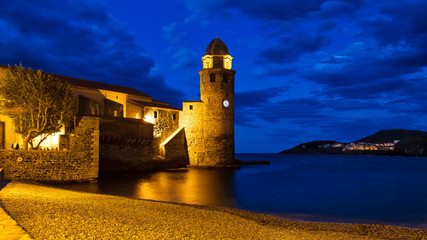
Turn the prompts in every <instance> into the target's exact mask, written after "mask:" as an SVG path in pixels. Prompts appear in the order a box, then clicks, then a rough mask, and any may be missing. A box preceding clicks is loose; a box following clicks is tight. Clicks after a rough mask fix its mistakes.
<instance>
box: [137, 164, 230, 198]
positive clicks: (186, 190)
mask: <svg viewBox="0 0 427 240" xmlns="http://www.w3.org/2000/svg"><path fill="white" fill-rule="evenodd" d="M233 192H234V171H233V170H221V171H219V170H218V171H217V170H202V169H183V170H177V171H167V172H157V173H154V174H153V175H151V176H150V177H149V178H143V179H140V180H139V181H138V183H136V185H135V193H134V195H135V196H136V197H137V198H140V199H152V200H160V201H167V202H184V203H190V204H200V205H222V206H229V205H232V204H233V203H234V201H235V199H234V193H233Z"/></svg>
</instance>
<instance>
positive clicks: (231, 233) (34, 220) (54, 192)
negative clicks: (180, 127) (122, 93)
mask: <svg viewBox="0 0 427 240" xmlns="http://www.w3.org/2000/svg"><path fill="white" fill-rule="evenodd" d="M0 201H1V205H2V207H4V208H5V209H6V211H7V213H8V214H9V215H11V217H12V218H13V219H14V220H16V221H17V222H18V224H19V225H20V226H22V227H23V228H24V229H25V230H26V231H27V232H28V233H29V234H30V235H31V236H32V237H33V238H35V239H47V238H54V239H68V238H74V239H100V238H101V239H102V238H104V239H121V238H125V239H158V238H187V239H224V238H232V239H236V238H237V239H260V238H262V239H303V238H304V239H391V238H395V239H423V238H424V239H426V238H427V230H420V229H413V228H405V227H395V226H389V225H377V224H372V225H368V224H344V223H325V222H302V221H296V220H289V219H285V218H280V217H274V216H271V215H264V214H258V213H253V212H247V211H244V210H238V209H232V208H226V207H209V206H200V205H192V204H183V203H167V202H159V201H154V200H139V199H132V198H127V197H119V196H112V195H105V194H93V193H84V192H75V191H70V190H62V189H56V188H52V187H47V186H45V185H42V184H30V183H23V182H18V181H12V182H10V183H9V184H7V185H6V187H5V188H3V189H1V190H0Z"/></svg>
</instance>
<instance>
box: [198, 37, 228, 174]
mask: <svg viewBox="0 0 427 240" xmlns="http://www.w3.org/2000/svg"><path fill="white" fill-rule="evenodd" d="M232 60H233V58H232V57H231V56H230V54H229V52H228V48H227V46H226V45H225V44H224V42H223V41H221V40H220V39H219V38H218V36H217V37H216V38H215V39H214V40H212V42H211V43H210V44H209V45H208V47H207V49H206V54H205V56H204V57H202V61H203V70H201V71H200V72H199V74H200V96H201V100H202V102H203V149H204V158H203V162H199V165H208V166H221V165H234V164H235V158H234V75H235V74H236V71H234V70H232V69H231V67H232Z"/></svg>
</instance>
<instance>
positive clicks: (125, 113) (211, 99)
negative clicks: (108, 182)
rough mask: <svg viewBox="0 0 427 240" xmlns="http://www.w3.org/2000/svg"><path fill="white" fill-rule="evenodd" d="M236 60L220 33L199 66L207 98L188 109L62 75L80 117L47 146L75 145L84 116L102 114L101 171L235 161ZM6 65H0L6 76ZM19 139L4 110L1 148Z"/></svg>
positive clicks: (0, 118) (190, 103)
mask: <svg viewBox="0 0 427 240" xmlns="http://www.w3.org/2000/svg"><path fill="white" fill-rule="evenodd" d="M232 60H233V58H232V57H231V56H230V55H229V53H228V49H227V46H226V45H225V44H224V43H223V42H222V41H221V40H220V39H218V38H216V39H214V40H213V41H212V42H211V43H210V44H209V46H208V47H207V49H206V54H205V56H204V57H203V58H202V62H203V69H202V70H201V71H200V72H199V74H200V95H201V100H199V101H187V102H183V109H182V110H180V109H178V108H175V107H173V106H170V105H169V104H168V103H165V102H161V101H157V100H154V99H152V98H151V97H150V96H149V95H146V94H145V93H142V92H140V91H138V90H136V89H133V88H128V87H122V86H116V85H111V84H106V83H100V82H93V81H88V80H83V79H76V78H71V77H66V76H59V75H57V77H58V78H59V79H60V80H62V81H67V82H68V83H70V85H71V88H72V91H73V95H74V103H75V113H76V116H77V118H76V119H75V120H74V122H71V123H68V124H67V126H66V127H65V128H64V129H62V130H61V133H58V134H55V135H52V136H51V137H50V138H52V141H51V145H49V147H45V146H43V145H41V146H42V147H43V148H44V149H50V150H53V149H55V150H56V149H60V150H66V149H69V146H70V137H69V136H72V135H73V134H74V131H75V129H76V126H78V124H79V119H81V118H82V117H84V116H91V117H98V118H100V119H101V123H102V124H101V129H100V140H98V143H99V145H98V147H96V148H97V149H96V151H99V155H100V170H101V171H108V172H109V171H132V170H135V171H140V170H150V169H159V168H171V167H183V166H185V165H188V164H189V165H190V166H196V167H218V166H220V167H224V166H233V167H234V166H235V164H236V161H235V158H234V75H235V73H236V72H235V71H234V70H232V69H231V68H232ZM5 67H6V66H2V65H0V77H1V74H4V71H3V70H4V69H5ZM73 129H74V130H73ZM67 136H68V137H67ZM53 140H55V141H53ZM16 143H19V144H20V145H21V144H22V140H21V139H20V137H19V135H17V134H15V132H14V126H13V123H12V121H11V119H10V118H8V117H7V116H5V115H1V113H0V149H10V148H11V146H12V144H16ZM54 143H55V144H56V145H55V144H54ZM53 145H55V146H53ZM73 146H77V145H76V144H74V145H73ZM21 147H22V146H21ZM82 147H84V146H83V145H82ZM159 161H160V162H159ZM0 167H1V166H0Z"/></svg>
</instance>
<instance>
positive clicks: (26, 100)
mask: <svg viewBox="0 0 427 240" xmlns="http://www.w3.org/2000/svg"><path fill="white" fill-rule="evenodd" d="M0 99H2V102H1V104H0V111H1V112H2V113H3V114H5V115H7V116H9V117H10V118H12V120H13V123H14V124H15V128H16V129H15V131H16V132H17V133H19V134H21V135H22V138H23V147H24V148H25V149H28V144H29V143H30V145H31V147H32V148H38V147H39V146H40V143H41V142H42V141H43V140H45V139H46V136H47V135H49V134H52V133H55V132H58V131H59V130H60V128H61V127H62V126H63V124H64V123H66V122H68V121H70V120H71V119H72V118H73V116H74V101H73V93H72V91H71V88H70V86H69V83H67V82H64V81H61V80H60V79H58V78H57V77H56V76H55V75H52V74H49V73H46V72H43V71H41V70H38V71H34V70H32V69H26V68H24V67H22V65H21V66H19V67H18V66H15V67H11V66H8V67H7V68H6V69H5V75H4V76H3V77H0ZM38 136H41V138H40V139H41V140H40V142H38V143H35V142H34V138H36V137H38Z"/></svg>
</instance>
